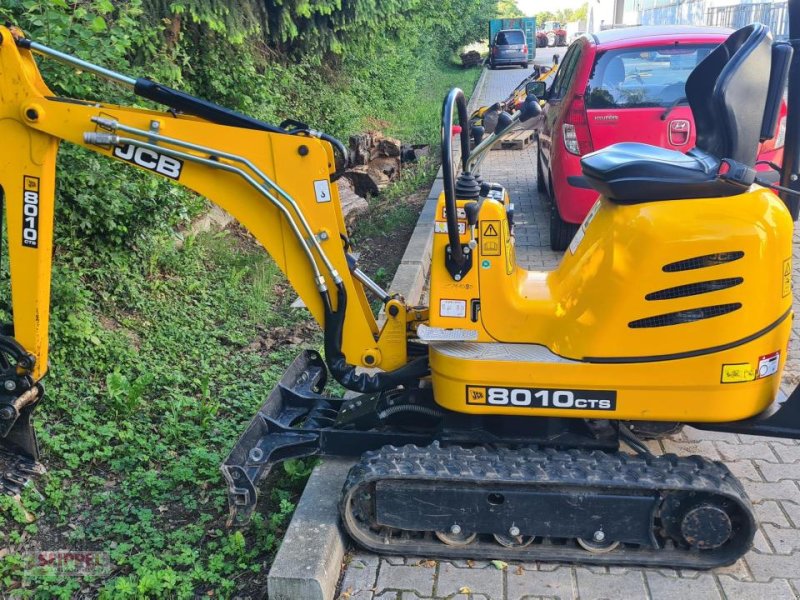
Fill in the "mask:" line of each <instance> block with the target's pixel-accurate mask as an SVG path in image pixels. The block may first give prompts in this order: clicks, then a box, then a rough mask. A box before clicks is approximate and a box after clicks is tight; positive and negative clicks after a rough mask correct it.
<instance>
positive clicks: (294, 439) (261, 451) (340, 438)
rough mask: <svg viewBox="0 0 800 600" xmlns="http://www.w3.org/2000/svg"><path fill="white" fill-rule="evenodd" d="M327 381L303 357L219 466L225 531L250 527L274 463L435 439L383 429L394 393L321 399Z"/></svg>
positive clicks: (306, 354) (430, 434) (308, 353)
mask: <svg viewBox="0 0 800 600" xmlns="http://www.w3.org/2000/svg"><path fill="white" fill-rule="evenodd" d="M327 378H328V369H327V367H326V366H325V362H324V360H323V359H322V357H321V356H320V355H319V354H318V353H317V352H314V351H312V350H305V351H303V352H302V353H301V354H300V355H299V356H298V357H297V358H296V359H295V360H294V362H292V364H291V365H290V366H289V368H288V369H287V370H286V372H285V373H284V375H283V377H281V380H280V381H279V382H278V385H276V386H275V387H274V388H273V390H272V391H271V392H270V394H269V396H268V397H267V400H266V402H264V404H263V405H262V406H261V408H260V409H259V411H258V412H257V413H256V416H255V417H253V420H252V421H251V422H250V424H249V425H248V427H247V429H246V430H245V432H244V434H242V436H241V437H240V438H239V441H238V442H237V443H236V445H235V446H234V447H233V450H231V452H230V454H229V455H228V457H227V458H226V459H225V461H224V462H223V463H222V466H221V467H220V468H221V470H222V474H223V475H224V476H225V479H226V481H227V482H228V504H229V508H230V515H229V517H228V526H229V527H230V526H242V525H245V524H246V523H247V522H248V521H249V519H250V517H251V516H252V514H253V510H254V509H255V506H256V500H257V487H258V484H259V482H260V481H262V480H263V479H264V478H265V477H266V476H267V475H269V472H270V470H271V469H272V466H273V465H274V464H276V463H279V462H281V461H284V460H288V459H291V458H301V457H305V456H352V457H358V456H361V455H362V454H363V453H364V452H366V451H368V450H376V449H378V448H382V447H383V446H386V445H390V444H394V445H397V444H400V445H402V444H418V445H422V444H430V443H431V442H433V440H434V439H437V438H436V436H437V432H436V431H435V430H421V431H416V432H414V431H406V430H402V431H401V430H397V429H393V428H391V427H384V426H382V423H381V422H380V420H379V419H378V418H377V417H376V415H377V414H378V413H379V412H380V407H385V406H386V403H387V402H389V403H391V402H393V401H394V400H395V399H397V398H398V396H397V394H398V392H396V391H388V392H378V393H375V394H363V395H355V396H353V397H352V398H350V397H348V398H346V399H345V398H332V397H330V396H325V395H323V394H322V391H323V389H324V388H325V383H326V381H327ZM399 394H400V396H401V397H402V398H403V399H404V400H405V401H407V402H409V403H412V404H413V403H415V402H425V401H428V395H426V394H425V393H421V394H419V396H418V397H417V396H415V394H417V391H414V390H407V391H405V392H399ZM404 394H405V395H404ZM430 401H432V400H430ZM415 414H416V413H415ZM459 439H461V438H459ZM470 439H471V438H470ZM461 441H465V440H463V439H462V440H461Z"/></svg>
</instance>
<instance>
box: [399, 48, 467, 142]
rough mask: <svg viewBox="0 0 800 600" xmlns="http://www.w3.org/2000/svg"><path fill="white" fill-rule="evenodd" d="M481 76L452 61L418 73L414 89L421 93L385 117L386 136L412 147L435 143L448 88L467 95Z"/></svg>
mask: <svg viewBox="0 0 800 600" xmlns="http://www.w3.org/2000/svg"><path fill="white" fill-rule="evenodd" d="M480 74H481V70H480V69H476V68H472V69H464V68H462V67H461V66H460V65H457V64H455V63H454V62H453V61H452V60H451V61H449V62H448V63H446V64H443V65H441V66H440V68H439V69H436V70H431V71H426V72H425V73H422V74H420V75H419V79H418V81H417V89H419V90H424V93H423V94H421V95H419V96H418V97H416V98H414V99H413V102H409V103H408V105H406V106H403V107H399V110H397V111H394V113H393V116H388V117H384V118H386V120H387V121H388V122H389V127H388V128H387V131H386V133H388V134H389V135H393V136H395V137H397V138H400V139H401V140H403V141H404V142H407V143H411V144H431V145H435V144H437V143H438V140H439V127H440V126H441V112H442V101H443V100H444V98H445V95H446V94H447V92H448V91H449V90H450V89H451V88H454V87H460V88H461V89H462V90H464V93H465V94H467V96H469V95H470V94H471V93H472V90H473V89H474V88H475V84H476V83H477V81H478V77H479V76H480Z"/></svg>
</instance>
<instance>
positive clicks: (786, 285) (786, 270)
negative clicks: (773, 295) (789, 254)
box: [783, 258, 792, 298]
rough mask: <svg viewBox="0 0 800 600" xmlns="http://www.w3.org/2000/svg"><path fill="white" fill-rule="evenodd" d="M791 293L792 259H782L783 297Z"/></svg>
mask: <svg viewBox="0 0 800 600" xmlns="http://www.w3.org/2000/svg"><path fill="white" fill-rule="evenodd" d="M791 293H792V259H791V258H787V259H786V260H785V261H783V297H784V298H786V296H788V295H789V294H791Z"/></svg>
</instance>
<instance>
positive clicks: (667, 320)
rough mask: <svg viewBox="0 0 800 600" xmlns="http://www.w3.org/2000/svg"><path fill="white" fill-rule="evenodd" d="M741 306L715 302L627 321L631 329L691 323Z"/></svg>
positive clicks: (736, 303)
mask: <svg viewBox="0 0 800 600" xmlns="http://www.w3.org/2000/svg"><path fill="white" fill-rule="evenodd" d="M740 308H742V304H741V303H740V302H732V303H730V304H715V305H714V306H703V307H701V308H690V309H688V310H679V311H677V312H671V313H664V314H663V315H655V316H652V317H646V318H644V319H637V320H636V321H631V322H630V323H628V327H630V328H631V329H641V328H644V327H666V326H667V325H680V324H682V323H693V322H695V321H702V320H703V319H711V318H712V317H719V316H722V315H727V314H728V313H731V312H733V311H735V310H739V309H740Z"/></svg>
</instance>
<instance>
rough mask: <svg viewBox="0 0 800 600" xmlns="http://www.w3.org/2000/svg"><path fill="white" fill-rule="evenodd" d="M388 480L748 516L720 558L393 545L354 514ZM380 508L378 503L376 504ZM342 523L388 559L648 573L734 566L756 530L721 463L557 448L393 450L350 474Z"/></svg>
mask: <svg viewBox="0 0 800 600" xmlns="http://www.w3.org/2000/svg"><path fill="white" fill-rule="evenodd" d="M380 480H408V481H415V482H420V481H421V482H426V481H427V482H436V483H437V485H442V486H446V485H447V484H450V483H452V484H456V483H470V482H471V483H476V484H483V485H485V484H486V483H487V482H491V483H497V484H498V485H504V484H507V483H509V484H517V485H519V484H520V483H522V482H529V483H531V484H533V485H536V484H538V483H546V484H547V485H548V487H549V486H551V485H553V484H556V485H565V486H574V487H580V488H582V490H583V491H586V492H589V491H593V490H597V491H602V490H606V491H607V490H608V489H609V488H613V489H616V490H623V491H624V490H625V489H630V490H651V491H659V492H670V491H675V492H706V493H713V494H716V495H717V496H721V497H724V498H726V499H728V500H730V501H732V502H733V503H735V504H736V505H738V507H739V509H740V510H741V511H742V513H743V515H744V518H743V519H742V521H743V523H742V526H741V533H740V534H739V535H738V537H735V538H734V539H733V540H732V541H729V542H727V543H726V544H725V545H723V546H722V547H721V548H719V549H717V550H703V551H699V550H692V549H689V548H684V547H680V546H678V545H676V544H673V543H671V542H670V543H667V544H665V545H664V547H663V548H661V549H655V548H644V547H639V546H635V545H620V546H619V547H618V548H616V549H615V550H613V551H611V552H608V553H606V554H594V553H590V552H588V551H586V550H584V549H583V548H580V547H578V546H577V544H576V543H575V542H572V541H569V542H567V543H566V544H565V543H553V542H551V541H548V540H545V541H542V542H534V543H533V544H532V545H530V546H528V547H526V548H505V547H503V546H501V545H499V544H497V543H496V542H494V540H491V539H489V540H485V537H486V536H479V537H478V540H476V541H475V542H473V543H471V544H469V545H468V546H448V545H446V544H443V543H441V542H439V541H438V540H436V539H435V538H433V537H432V536H430V535H428V536H424V537H423V538H420V537H417V538H415V537H413V536H411V537H391V538H389V539H388V540H387V539H384V538H383V537H381V536H378V535H377V534H375V533H374V532H371V531H370V530H369V529H368V527H367V525H366V524H363V523H361V522H360V521H358V518H357V517H356V516H355V515H353V514H352V513H350V507H351V505H352V503H351V500H352V499H353V498H354V497H355V495H356V493H357V492H358V491H359V489H360V488H361V487H362V486H365V485H367V486H369V485H370V484H372V483H374V482H377V481H380ZM372 506H373V507H374V503H373V504H372ZM340 510H341V514H342V521H343V523H344V525H345V528H346V529H347V531H348V533H349V534H350V535H351V536H352V537H353V539H354V540H355V541H356V542H358V543H359V544H360V545H361V546H364V547H366V548H367V549H369V550H372V551H374V552H377V553H381V554H399V555H406V556H425V557H442V558H471V559H503V560H524V561H557V562H568V563H576V564H601V565H642V566H658V567H671V568H692V569H708V568H713V567H718V566H724V565H728V564H732V563H734V562H735V561H736V560H737V559H738V558H739V557H740V556H742V555H744V554H745V553H746V552H747V551H748V550H749V549H750V547H751V545H752V540H753V536H754V534H755V529H756V524H755V518H754V515H753V510H752V505H751V503H750V500H749V498H748V497H747V494H746V493H745V491H744V488H743V487H742V485H741V483H740V482H739V481H738V479H736V477H735V476H734V475H733V474H732V473H731V472H730V470H728V468H727V467H726V466H725V465H724V464H722V463H720V462H716V461H711V460H709V459H707V458H704V457H702V456H688V457H679V456H677V455H675V454H664V455H660V456H642V455H629V454H624V453H621V452H615V453H608V452H602V451H598V450H595V451H587V450H556V449H553V448H543V449H537V448H523V449H513V450H512V449H506V448H497V449H495V448H486V447H480V446H479V447H475V448H463V447H460V446H449V447H444V448H442V447H440V446H439V445H438V443H434V444H433V445H431V446H428V447H425V448H420V447H417V446H413V445H408V446H403V447H400V448H398V447H394V446H385V447H383V448H381V449H380V450H377V451H374V452H366V453H365V454H364V455H363V456H362V458H361V460H360V462H358V463H357V464H356V465H354V466H353V468H352V469H351V470H350V472H349V474H348V477H347V480H346V482H345V485H344V489H343V492H342V500H341V505H340Z"/></svg>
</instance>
